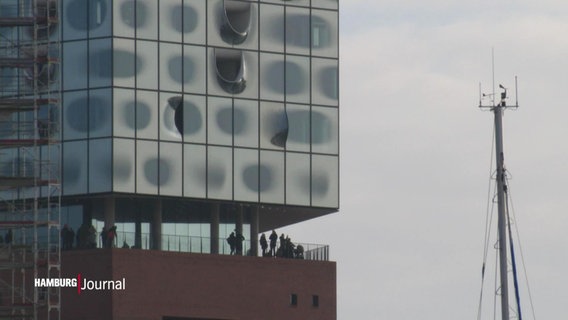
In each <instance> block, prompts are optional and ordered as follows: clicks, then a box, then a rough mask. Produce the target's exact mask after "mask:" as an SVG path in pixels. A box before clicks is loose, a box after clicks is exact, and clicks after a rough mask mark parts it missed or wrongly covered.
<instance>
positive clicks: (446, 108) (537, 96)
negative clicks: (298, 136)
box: [286, 0, 568, 320]
mask: <svg viewBox="0 0 568 320" xmlns="http://www.w3.org/2000/svg"><path fill="white" fill-rule="evenodd" d="M340 11H341V21H340V24H341V27H340V28H341V32H340V37H341V39H340V41H341V42H340V43H341V45H340V47H341V49H340V64H341V68H340V70H341V71H340V72H341V74H340V79H341V82H340V85H341V106H340V110H341V111H340V112H341V113H340V119H341V202H340V206H341V208H340V212H339V213H336V214H334V215H330V216H327V217H323V218H320V219H316V220H313V221H310V222H306V223H303V224H300V225H297V226H292V227H290V228H288V229H286V232H288V233H289V234H290V236H291V237H292V238H293V240H294V239H297V240H298V241H300V242H314V243H326V244H330V246H331V255H332V259H333V260H334V261H337V271H338V276H337V277H338V279H337V285H338V290H337V299H338V319H341V320H347V319H358V320H365V319H369V320H376V319H389V320H402V319H422V320H425V319H433V320H434V319H435V320H440V319H452V320H453V319H476V316H477V306H478V301H479V300H478V299H479V293H480V285H481V265H482V262H483V250H484V241H483V240H484V232H485V216H486V212H487V209H486V208H487V202H488V200H487V198H488V196H487V195H488V190H489V185H490V184H489V183H490V179H489V178H490V161H492V160H493V159H491V147H492V130H493V116H492V114H491V113H490V112H483V111H480V110H479V109H478V107H477V106H478V103H479V93H478V90H479V83H480V82H481V84H482V87H483V91H484V92H487V93H490V92H491V91H492V72H491V50H492V48H494V53H495V81H496V84H499V83H502V84H503V85H504V86H506V87H509V88H514V77H515V76H518V93H519V94H518V99H519V105H520V108H519V109H518V110H516V111H507V112H506V114H505V117H504V129H505V137H504V139H505V163H506V166H507V169H508V171H509V173H510V175H511V178H512V179H511V181H510V184H509V188H510V191H511V192H510V193H511V196H512V200H513V203H512V204H513V206H514V209H515V216H516V220H515V227H517V228H518V230H519V233H520V239H521V245H522V250H523V253H524V258H525V262H526V268H527V271H528V279H529V284H530V286H531V289H532V290H531V293H532V298H533V303H534V307H535V312H536V317H537V318H538V319H561V318H565V316H564V314H565V308H566V303H567V302H568V290H567V289H566V288H568V274H567V273H566V272H567V271H568V246H567V245H568V235H567V234H568V210H567V208H568V143H566V138H568V105H567V104H568V36H567V34H568V2H566V1H559V0H539V1H533V0H521V1H519V0H515V1H512V0H500V1H485V0H483V1H470V2H464V1H457V0H454V1H451V0H429V1H424V0H382V1H376V0H344V1H340ZM512 91H514V90H512ZM513 102H514V94H513V97H512V98H511V99H510V100H509V103H510V104H512V103H513ZM488 103H489V102H488ZM492 232H493V233H495V231H492ZM494 255H495V250H493V243H491V245H490V253H489V257H490V259H489V262H488V263H489V265H488V271H487V272H488V273H490V274H491V277H493V273H494V272H493V271H494V259H493V257H494ZM523 278H524V276H523ZM523 282H524V281H523ZM485 287H486V289H488V290H486V292H485V293H484V294H485V295H487V296H491V295H492V291H493V290H494V285H493V280H489V281H488V282H487V283H486V284H485ZM521 296H522V299H523V302H524V303H523V311H524V316H525V317H524V318H525V319H533V317H532V312H531V310H530V304H529V298H528V294H527V292H521ZM488 302H491V301H488ZM492 308H493V305H492V304H491V303H488V304H485V305H484V309H486V310H487V311H488V312H489V311H490V312H489V313H492ZM485 319H491V317H487V318H485Z"/></svg>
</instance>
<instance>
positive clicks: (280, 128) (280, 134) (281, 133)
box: [270, 112, 289, 148]
mask: <svg viewBox="0 0 568 320" xmlns="http://www.w3.org/2000/svg"><path fill="white" fill-rule="evenodd" d="M272 127H273V128H274V129H275V130H276V134H275V135H274V136H273V137H272V139H270V142H271V143H272V144H273V145H275V146H277V147H281V148H285V147H286V141H287V140H288V131H289V124H288V114H287V113H286V112H284V113H282V114H280V115H274V117H273V118H272Z"/></svg>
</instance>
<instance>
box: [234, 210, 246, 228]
mask: <svg viewBox="0 0 568 320" xmlns="http://www.w3.org/2000/svg"><path fill="white" fill-rule="evenodd" d="M243 211H244V208H243V206H238V207H237V212H236V213H235V230H237V232H239V233H240V234H243Z"/></svg>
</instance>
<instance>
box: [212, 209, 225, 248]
mask: <svg viewBox="0 0 568 320" xmlns="http://www.w3.org/2000/svg"><path fill="white" fill-rule="evenodd" d="M219 207H220V205H219V204H218V203H213V204H212V205H211V221H210V224H209V227H210V234H211V239H210V246H211V253H212V254H219V242H220V241H219V223H220V214H219V210H220V209H219ZM224 251H225V250H223V253H225V252H224Z"/></svg>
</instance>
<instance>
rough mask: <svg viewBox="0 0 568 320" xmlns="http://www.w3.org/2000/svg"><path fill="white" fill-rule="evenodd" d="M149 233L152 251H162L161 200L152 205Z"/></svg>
mask: <svg viewBox="0 0 568 320" xmlns="http://www.w3.org/2000/svg"><path fill="white" fill-rule="evenodd" d="M150 232H151V235H152V237H151V239H152V249H154V250H162V200H156V201H155V203H154V212H152V223H151V225H150Z"/></svg>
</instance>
